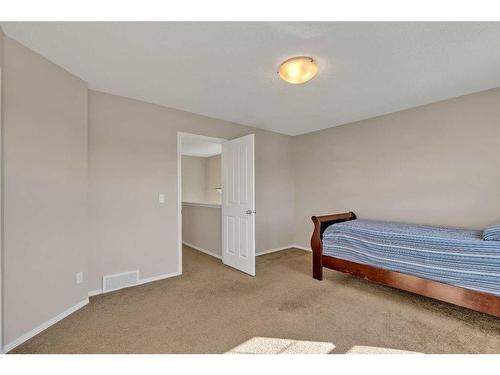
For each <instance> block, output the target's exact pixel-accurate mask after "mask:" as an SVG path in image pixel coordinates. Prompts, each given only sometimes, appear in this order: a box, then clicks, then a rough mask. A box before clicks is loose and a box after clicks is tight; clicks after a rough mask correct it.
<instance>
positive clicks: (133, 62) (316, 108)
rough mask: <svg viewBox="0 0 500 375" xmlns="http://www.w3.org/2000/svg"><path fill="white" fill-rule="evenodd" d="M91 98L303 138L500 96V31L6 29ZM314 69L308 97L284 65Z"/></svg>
mask: <svg viewBox="0 0 500 375" xmlns="http://www.w3.org/2000/svg"><path fill="white" fill-rule="evenodd" d="M1 26H2V27H3V29H4V32H5V33H6V34H7V35H9V36H10V37H12V38H14V39H16V40H18V41H19V42H21V43H23V44H25V45H27V46H28V47H30V48H31V49H33V50H35V51H37V52H39V53H40V54H42V55H43V56H45V57H47V58H48V59H50V60H52V61H54V62H55V63H57V64H59V65H61V66H62V67H64V68H66V69H67V70H68V71H70V72H72V73H74V74H75V75H77V76H79V77H81V78H82V79H83V80H85V81H87V82H88V83H89V87H90V88H92V89H96V90H101V91H105V92H109V93H114V94H118V95H123V96H127V97H131V98H136V99H140V100H144V101H148V102H152V103H157V104H161V105H165V106H168V107H172V108H178V109H182V110H186V111H190V112H194V113H199V114H203V115H206V116H211V117H215V118H220V119H224V120H228V121H234V122H237V123H240V124H245V125H251V126H256V127H259V128H263V129H268V130H273V131H276V132H280V133H284V134H290V135H297V134H302V133H307V132H311V131H314V130H319V129H323V128H328V127H332V126H336V125H340V124H344V123H349V122H353V121H357V120H361V119H365V118H369V117H374V116H378V115H382V114H385V113H389V112H394V111H398V110H402V109H405V108H411V107H415V106H418V105H422V104H426V103H430V102H434V101H438V100H442V99H446V98H450V97H454V96H460V95H464V94H467V93H471V92H476V91H481V90H485V89H489V88H493V87H498V86H500V23H310V22H308V23H257V22H256V23H218V22H212V23H181V22H176V23H169V22H155V23H111V22H109V23H108V22H107V23H2V24H1ZM295 55H307V56H312V57H313V58H315V59H316V61H317V62H318V65H319V73H318V75H317V76H316V78H314V79H313V80H312V81H310V82H308V83H307V84H305V85H290V84H287V83H285V82H282V81H280V80H279V78H278V75H277V74H276V71H277V68H278V66H279V64H280V63H281V62H282V61H283V60H286V59H287V58H289V57H291V56H295Z"/></svg>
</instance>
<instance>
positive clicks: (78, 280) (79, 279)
mask: <svg viewBox="0 0 500 375" xmlns="http://www.w3.org/2000/svg"><path fill="white" fill-rule="evenodd" d="M82 282H83V272H77V273H76V283H77V284H81V283H82Z"/></svg>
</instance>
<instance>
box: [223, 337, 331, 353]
mask: <svg viewBox="0 0 500 375" xmlns="http://www.w3.org/2000/svg"><path fill="white" fill-rule="evenodd" d="M333 349H335V345H333V344H332V343H331V342H321V341H303V340H291V339H279V338H274V337H253V338H251V339H250V340H248V341H245V342H244V343H243V344H241V345H238V346H237V347H235V348H233V349H231V350H230V351H228V352H227V354H327V353H330V352H331V351H332V350H333Z"/></svg>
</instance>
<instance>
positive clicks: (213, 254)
mask: <svg viewBox="0 0 500 375" xmlns="http://www.w3.org/2000/svg"><path fill="white" fill-rule="evenodd" d="M182 244H183V245H186V246H189V247H190V248H192V249H195V250H198V251H201V252H202V253H205V254H207V255H210V256H212V257H214V258H217V259H222V256H220V255H218V254H215V253H213V252H211V251H210V250H206V249H203V248H202V247H199V246H196V245H193V244H190V243H189V242H186V241H182Z"/></svg>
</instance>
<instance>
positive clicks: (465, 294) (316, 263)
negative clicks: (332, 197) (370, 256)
mask: <svg viewBox="0 0 500 375" xmlns="http://www.w3.org/2000/svg"><path fill="white" fill-rule="evenodd" d="M354 219H356V215H355V214H354V213H353V212H346V213H343V214H336V215H326V216H313V217H312V221H313V223H314V232H313V235H312V237H311V248H312V251H313V277H314V278H315V279H317V280H322V279H323V267H327V268H330V269H333V270H336V271H340V272H344V273H348V274H350V275H353V276H357V277H361V278H363V279H365V280H370V281H373V282H376V283H379V284H383V285H387V286H390V287H393V288H397V289H400V290H405V291H407V292H412V293H415V294H419V295H423V296H426V297H430V298H434V299H437V300H440V301H444V302H448V303H452V304H454V305H458V306H462V307H466V308H469V309H471V310H476V311H480V312H483V313H486V314H490V315H493V316H496V317H500V297H497V296H495V295H493V294H489V293H483V292H478V291H474V290H470V289H466V288H461V287H457V286H453V285H449V284H444V283H440V282H438V281H433V280H428V279H423V278H420V277H416V276H411V275H407V274H404V273H400V272H393V271H389V270H385V269H381V268H376V267H373V266H369V265H365V264H360V263H355V262H351V261H347V260H343V259H339V258H335V257H331V256H327V255H323V232H324V231H325V229H326V228H328V227H329V226H330V225H332V224H335V223H340V222H342V221H349V220H354Z"/></svg>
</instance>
